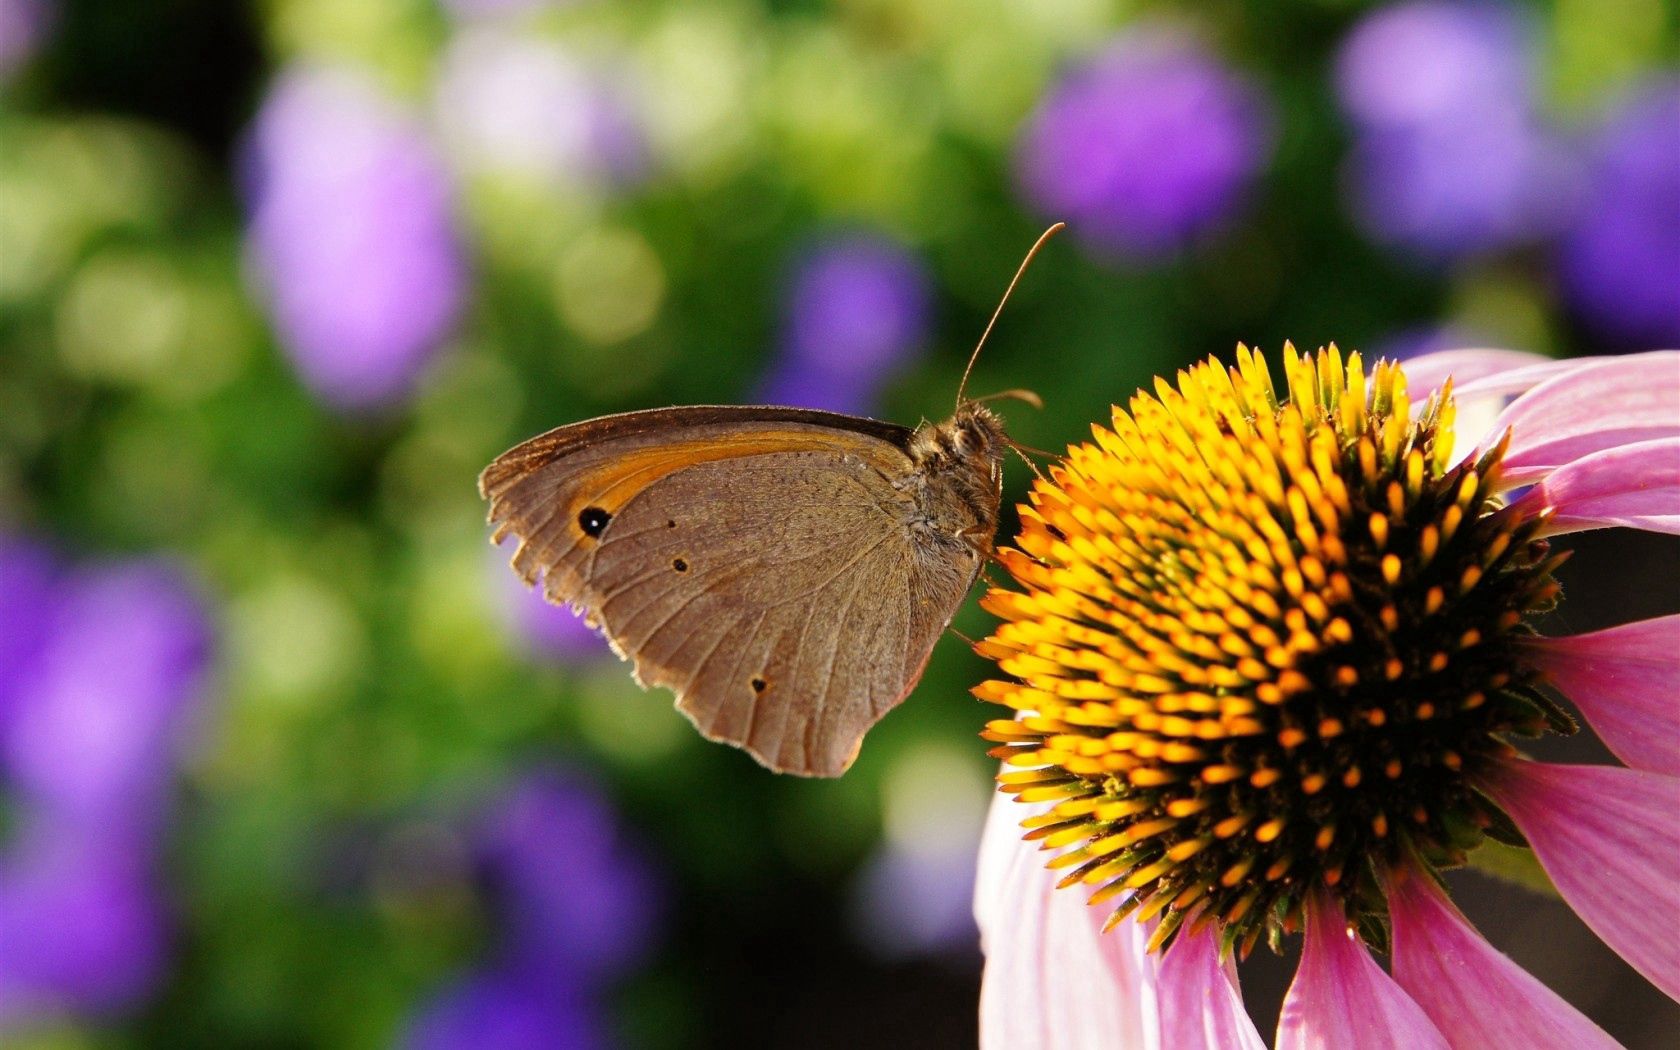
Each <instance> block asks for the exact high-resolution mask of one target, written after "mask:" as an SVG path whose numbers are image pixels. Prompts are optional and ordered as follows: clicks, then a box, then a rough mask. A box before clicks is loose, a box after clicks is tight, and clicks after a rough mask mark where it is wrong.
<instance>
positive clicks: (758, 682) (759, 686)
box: [752, 678, 770, 693]
mask: <svg viewBox="0 0 1680 1050" xmlns="http://www.w3.org/2000/svg"><path fill="white" fill-rule="evenodd" d="M769 684H770V683H769V682H766V681H765V680H764V679H762V678H754V679H753V680H752V687H753V692H755V693H762V692H764V690H765V688H766V687H768V686H769Z"/></svg>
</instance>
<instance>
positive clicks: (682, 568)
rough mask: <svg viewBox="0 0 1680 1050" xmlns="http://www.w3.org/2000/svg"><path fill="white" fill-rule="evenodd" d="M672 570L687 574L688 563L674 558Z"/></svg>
mask: <svg viewBox="0 0 1680 1050" xmlns="http://www.w3.org/2000/svg"><path fill="white" fill-rule="evenodd" d="M671 568H673V569H675V570H677V571H678V572H687V571H688V562H686V561H684V560H682V559H681V558H673V559H671Z"/></svg>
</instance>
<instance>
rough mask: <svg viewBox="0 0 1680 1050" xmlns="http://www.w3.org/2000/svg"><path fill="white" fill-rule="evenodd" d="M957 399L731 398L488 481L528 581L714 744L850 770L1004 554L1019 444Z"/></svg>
mask: <svg viewBox="0 0 1680 1050" xmlns="http://www.w3.org/2000/svg"><path fill="white" fill-rule="evenodd" d="M1060 228H1061V226H1060V224H1058V225H1056V226H1053V227H1051V228H1050V229H1049V230H1047V231H1046V232H1045V233H1044V235H1043V236H1041V237H1040V238H1039V241H1038V243H1037V244H1035V245H1034V246H1033V249H1032V251H1030V252H1029V253H1028V254H1027V257H1026V260H1025V261H1023V262H1022V264H1021V270H1019V271H1017V273H1016V275H1015V281H1018V280H1019V279H1020V277H1021V273H1022V272H1024V271H1025V269H1026V266H1027V264H1028V263H1029V262H1030V261H1031V260H1032V257H1033V255H1034V254H1035V253H1036V252H1037V251H1038V249H1039V247H1041V246H1042V245H1043V243H1044V241H1045V240H1047V239H1048V238H1049V237H1050V236H1051V235H1052V234H1054V233H1055V232H1056V231H1057V230H1059V229H1060ZM1015 281H1011V282H1010V285H1009V288H1010V290H1013V288H1014V286H1015ZM1008 295H1009V293H1008V291H1006V292H1005V293H1004V297H1003V298H1004V301H1005V302H1006V301H1007V300H1008ZM1002 307H1003V303H1002V302H1000V303H999V304H998V310H999V311H1001V310H1002ZM996 320H997V313H994V314H993V315H992V323H995V322H996ZM991 327H992V325H991V324H988V325H987V327H986V332H987V333H990V331H991ZM980 342H981V345H984V343H985V335H982V337H981V340H980ZM975 353H976V354H978V353H979V347H976V349H975ZM973 361H974V359H973V358H972V357H971V358H970V360H969V366H970V368H972V366H973ZM967 374H968V373H967V372H966V371H965V373H964V377H963V379H964V385H966V382H967ZM961 390H962V388H961V387H959V390H958V396H957V408H956V411H955V413H954V414H953V415H952V416H951V418H950V419H948V420H946V421H945V422H942V423H923V424H922V425H921V426H918V427H915V428H909V427H904V426H899V425H897V424H894V423H884V422H879V421H877V420H873V419H866V418H862V417H857V416H848V415H841V414H838V413H834V412H820V411H815V410H811V409H799V408H776V407H763V406H729V405H704V406H693V407H679V408H659V409H652V410H648V411H641V412H627V413H623V414H620V415H610V416H602V417H600V418H597V419H591V420H587V421H585V422H581V423H573V424H571V425H569V426H562V427H559V428H557V429H554V430H551V431H549V432H547V433H545V434H541V435H539V436H537V437H534V438H531V439H530V440H528V441H525V442H523V443H522V444H519V445H516V446H514V447H513V448H512V449H510V450H508V451H507V452H505V453H503V454H502V455H500V456H498V457H496V459H495V460H494V461H493V462H491V464H490V465H489V466H488V467H486V468H485V469H484V471H483V473H482V474H481V475H480V476H479V479H478V487H479V493H480V495H481V496H483V497H484V498H485V499H487V500H488V501H489V520H490V523H491V524H492V525H493V526H494V530H493V533H492V537H491V539H492V542H494V543H498V544H499V543H501V542H503V541H504V540H506V539H507V538H508V537H509V536H512V537H514V538H515V539H516V540H517V544H516V546H515V548H514V552H513V556H512V566H513V569H514V571H515V572H517V573H518V574H519V575H520V577H521V578H523V579H524V580H525V582H526V583H527V584H530V585H532V586H540V587H541V588H542V590H543V595H544V596H545V597H546V598H547V599H548V600H549V601H552V602H555V603H570V604H571V605H573V606H576V607H578V608H580V609H581V610H582V611H583V612H584V613H585V615H586V616H587V617H588V618H589V620H590V621H591V622H593V623H596V624H597V625H599V626H600V627H601V628H602V629H603V631H604V633H605V634H606V636H607V639H608V641H609V642H611V644H612V646H613V649H614V650H615V651H616V652H617V653H618V654H619V655H620V656H621V657H623V658H624V659H627V660H629V661H630V662H631V663H632V665H633V666H634V673H635V676H636V679H637V681H638V682H640V683H641V684H642V685H643V686H644V687H648V686H663V687H666V688H669V689H670V690H672V691H673V692H674V693H675V694H676V698H677V699H676V705H677V708H678V709H679V710H681V711H682V712H683V713H684V714H685V715H687V716H688V717H689V719H690V720H692V721H693V723H694V725H695V727H696V728H697V729H699V731H700V732H701V733H702V734H703V735H705V736H706V737H708V738H710V739H712V740H718V741H722V742H725V743H729V744H733V745H735V746H737V747H740V748H743V749H745V750H746V751H747V752H748V753H749V754H751V755H752V756H753V757H754V758H755V759H757V760H758V761H759V762H760V763H762V764H763V765H765V766H767V767H768V768H770V769H772V770H775V771H777V772H785V773H794V774H799V775H802V776H818V777H832V776H838V775H840V774H841V773H843V772H845V770H846V769H847V767H849V766H850V765H851V763H852V761H853V759H855V758H856V756H857V753H858V749H859V747H860V746H861V744H862V741H863V737H864V734H865V733H867V732H868V731H869V729H870V728H871V727H872V726H874V725H875V724H876V723H877V722H879V721H880V720H881V718H882V717H884V716H885V715H886V714H887V712H888V711H890V710H892V709H893V708H894V707H895V706H897V705H898V704H899V703H900V702H901V701H902V700H903V699H904V698H905V697H906V696H907V695H909V693H910V691H911V690H912V689H913V688H914V687H915V685H916V682H917V681H918V680H919V679H920V677H921V675H922V671H923V669H924V668H925V666H926V665H927V661H928V657H929V654H930V653H931V652H932V649H933V646H934V643H935V642H936V641H937V640H938V638H939V636H940V634H941V633H943V632H944V630H945V628H946V627H947V626H949V625H950V622H951V619H952V617H953V616H955V615H956V612H957V610H958V608H959V607H960V606H961V605H962V602H963V600H964V598H965V597H966V595H967V594H968V591H969V589H970V588H971V587H972V586H973V584H974V581H975V579H976V577H977V576H978V575H979V573H980V570H981V567H982V566H983V565H984V564H985V562H986V561H987V559H989V558H990V557H991V555H992V543H993V535H994V533H995V532H996V529H997V521H998V511H999V504H1000V502H1001V500H1002V485H1003V460H1004V457H1005V455H1006V453H1007V452H1008V451H1009V450H1010V449H1011V448H1015V447H1018V446H1015V445H1014V444H1013V442H1011V441H1010V439H1009V437H1008V435H1007V433H1006V432H1005V430H1004V427H1003V423H1002V421H1001V420H1000V419H999V418H998V416H997V415H996V414H995V413H994V412H992V411H991V410H990V409H988V408H987V407H986V406H985V405H984V404H982V403H981V402H980V401H978V400H964V399H963V397H962V392H961ZM994 396H1018V397H1024V398H1025V399H1028V400H1035V399H1033V398H1031V397H1030V396H1029V395H1025V392H1020V391H1010V392H1007V394H1005V395H994Z"/></svg>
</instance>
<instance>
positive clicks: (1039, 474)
mask: <svg viewBox="0 0 1680 1050" xmlns="http://www.w3.org/2000/svg"><path fill="white" fill-rule="evenodd" d="M1009 451H1011V452H1013V453H1015V454H1016V455H1017V456H1019V457H1021V462H1022V463H1025V464H1026V465H1027V469H1028V470H1030V471H1032V472H1033V476H1034V477H1036V478H1037V479H1038V480H1040V481H1043V480H1044V471H1042V470H1039V469H1038V464H1037V463H1034V462H1033V461H1032V458H1031V457H1029V456H1028V455H1027V454H1026V452H1025V451H1023V449H1022V446H1020V445H1017V444H1015V443H1014V442H1010V443H1009ZM1033 451H1035V452H1036V451H1038V450H1037V449H1034V450H1033Z"/></svg>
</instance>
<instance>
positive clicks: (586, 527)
mask: <svg viewBox="0 0 1680 1050" xmlns="http://www.w3.org/2000/svg"><path fill="white" fill-rule="evenodd" d="M611 521H612V515H611V514H608V513H607V512H606V511H604V510H602V509H601V508H600V507H585V508H583V509H582V510H581V511H579V512H578V528H580V529H582V530H583V534H584V535H585V536H589V537H591V538H595V539H599V538H600V536H601V533H603V532H605V531H607V525H608V524H609V523H610V522H611Z"/></svg>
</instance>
